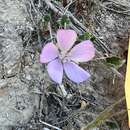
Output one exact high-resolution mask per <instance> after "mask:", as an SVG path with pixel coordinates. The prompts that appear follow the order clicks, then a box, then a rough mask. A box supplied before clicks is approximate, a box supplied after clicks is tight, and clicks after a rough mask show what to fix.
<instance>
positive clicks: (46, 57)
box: [40, 29, 95, 84]
mask: <svg viewBox="0 0 130 130" xmlns="http://www.w3.org/2000/svg"><path fill="white" fill-rule="evenodd" d="M56 37H57V45H55V44H53V43H52V42H50V43H47V44H46V45H45V46H44V48H43V49H42V52H41V55H40V62H41V63H48V65H47V71H48V74H49V76H50V77H51V79H52V80H53V81H55V82H56V83H59V84H61V83H62V78H63V70H64V72H65V74H66V75H67V77H68V78H69V79H70V80H72V81H73V82H76V83H80V82H83V81H85V80H87V79H89V77H90V74H89V73H88V72H87V71H85V70H83V69H82V68H81V67H79V66H78V64H76V63H79V62H86V61H89V60H91V59H92V58H93V57H94V56H95V48H94V46H93V44H92V42H91V41H90V40H86V41H83V42H81V43H79V44H78V45H76V46H74V47H73V45H74V43H75V41H76V39H77V34H76V32H75V31H74V30H70V29H66V30H65V29H59V30H58V31H57V36H56Z"/></svg>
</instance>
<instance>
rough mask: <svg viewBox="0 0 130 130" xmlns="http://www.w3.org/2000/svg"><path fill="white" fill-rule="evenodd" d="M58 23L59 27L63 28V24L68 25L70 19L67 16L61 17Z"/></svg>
mask: <svg viewBox="0 0 130 130" xmlns="http://www.w3.org/2000/svg"><path fill="white" fill-rule="evenodd" d="M58 23H59V24H60V25H61V26H64V25H65V24H66V25H69V23H70V19H69V17H68V16H66V15H63V16H62V17H61V18H60V19H59V20H58Z"/></svg>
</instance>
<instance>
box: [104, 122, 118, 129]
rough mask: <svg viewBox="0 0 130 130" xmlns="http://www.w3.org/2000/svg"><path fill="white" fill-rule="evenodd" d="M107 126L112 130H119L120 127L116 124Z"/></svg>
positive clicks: (110, 123) (107, 123)
mask: <svg viewBox="0 0 130 130" xmlns="http://www.w3.org/2000/svg"><path fill="white" fill-rule="evenodd" d="M106 125H107V126H108V127H109V129H110V130H117V129H118V126H117V124H116V123H115V122H108V121H107V122H106Z"/></svg>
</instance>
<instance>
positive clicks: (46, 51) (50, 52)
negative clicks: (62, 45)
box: [40, 42, 59, 63]
mask: <svg viewBox="0 0 130 130" xmlns="http://www.w3.org/2000/svg"><path fill="white" fill-rule="evenodd" d="M58 54H59V52H58V49H57V47H56V46H55V45H54V44H53V43H52V42H51V43H48V44H46V45H45V46H44V48H43V49H42V52H41V55H40V62H41V63H47V62H49V61H52V60H53V59H55V58H56V57H58Z"/></svg>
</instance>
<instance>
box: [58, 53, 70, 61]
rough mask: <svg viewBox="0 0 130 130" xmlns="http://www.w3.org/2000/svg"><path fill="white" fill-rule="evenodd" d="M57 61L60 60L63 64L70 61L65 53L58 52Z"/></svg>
mask: <svg viewBox="0 0 130 130" xmlns="http://www.w3.org/2000/svg"><path fill="white" fill-rule="evenodd" d="M59 59H60V60H61V61H62V62H63V63H65V62H68V61H70V60H69V58H68V54H67V52H63V51H62V52H60V54H59Z"/></svg>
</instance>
